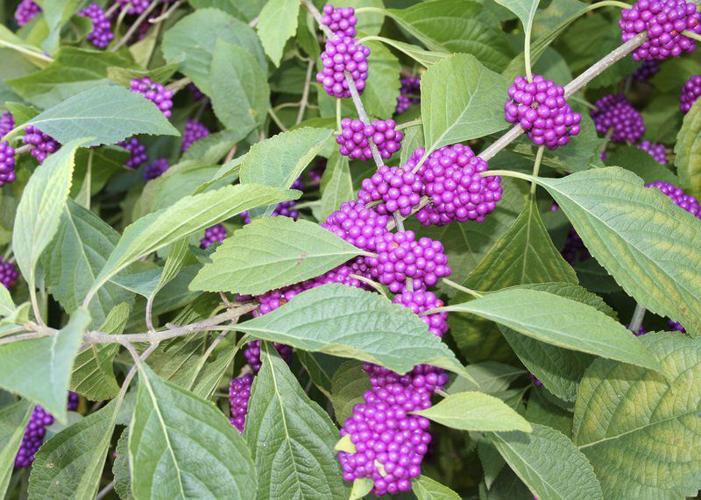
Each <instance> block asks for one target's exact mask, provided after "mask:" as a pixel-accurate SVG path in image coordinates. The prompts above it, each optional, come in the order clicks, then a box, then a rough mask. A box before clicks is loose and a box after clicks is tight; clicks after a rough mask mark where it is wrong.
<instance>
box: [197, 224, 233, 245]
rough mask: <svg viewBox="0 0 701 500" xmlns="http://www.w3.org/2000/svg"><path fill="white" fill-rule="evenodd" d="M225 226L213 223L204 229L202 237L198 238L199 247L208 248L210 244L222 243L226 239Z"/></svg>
mask: <svg viewBox="0 0 701 500" xmlns="http://www.w3.org/2000/svg"><path fill="white" fill-rule="evenodd" d="M226 236H227V233H226V228H225V227H224V225H223V224H215V225H213V226H212V227H208V228H207V229H205V230H204V238H202V239H201V240H200V248H209V247H211V246H212V245H216V244H219V243H223V242H224V240H225V239H226Z"/></svg>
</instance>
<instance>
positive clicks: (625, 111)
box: [591, 94, 645, 143]
mask: <svg viewBox="0 0 701 500" xmlns="http://www.w3.org/2000/svg"><path fill="white" fill-rule="evenodd" d="M594 106H595V107H596V109H595V110H594V111H592V112H591V117H592V119H593V120H594V125H595V126H596V131H597V132H598V133H600V134H602V135H605V134H607V133H609V131H610V130H611V131H612V135H611V140H612V141H613V142H629V143H634V142H637V141H638V139H640V138H641V137H642V136H643V134H644V133H645V123H644V122H643V117H642V115H641V114H640V113H639V112H638V111H637V110H636V109H635V108H634V107H633V105H632V104H631V103H630V102H628V99H626V98H625V96H623V95H622V94H617V95H607V96H605V97H602V98H601V99H599V100H598V101H596V103H594Z"/></svg>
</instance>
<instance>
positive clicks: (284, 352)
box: [243, 340, 292, 373]
mask: <svg viewBox="0 0 701 500" xmlns="http://www.w3.org/2000/svg"><path fill="white" fill-rule="evenodd" d="M273 346H275V349H276V350H277V352H278V353H279V354H280V357H282V359H284V360H285V361H287V362H288V363H289V362H290V361H291V360H292V348H291V347H290V346H288V345H285V344H278V343H277V342H275V343H273ZM243 356H244V357H245V358H246V361H247V362H248V364H249V366H250V367H251V370H253V373H258V372H259V371H260V367H261V366H262V363H261V361H260V340H252V341H251V342H249V343H248V344H246V347H245V348H244V349H243Z"/></svg>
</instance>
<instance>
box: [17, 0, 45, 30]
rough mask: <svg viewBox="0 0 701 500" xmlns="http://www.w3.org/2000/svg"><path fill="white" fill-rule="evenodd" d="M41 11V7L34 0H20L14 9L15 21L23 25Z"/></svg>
mask: <svg viewBox="0 0 701 500" xmlns="http://www.w3.org/2000/svg"><path fill="white" fill-rule="evenodd" d="M40 12H41V7H39V5H38V4H37V3H36V2H34V0H22V1H21V2H20V3H19V5H17V9H16V10H15V21H17V24H19V25H20V26H24V25H25V24H27V23H29V21H31V20H32V19H34V18H35V17H36V15H37V14H39V13H40Z"/></svg>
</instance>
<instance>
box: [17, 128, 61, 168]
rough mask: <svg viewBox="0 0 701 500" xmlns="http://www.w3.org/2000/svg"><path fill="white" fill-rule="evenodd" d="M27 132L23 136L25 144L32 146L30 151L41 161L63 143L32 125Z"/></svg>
mask: <svg viewBox="0 0 701 500" xmlns="http://www.w3.org/2000/svg"><path fill="white" fill-rule="evenodd" d="M24 132H25V134H24V137H23V138H22V142H24V144H28V145H29V146H31V149H30V151H29V153H30V154H31V155H32V156H33V157H34V158H36V159H37V161H38V162H39V163H43V162H44V160H45V159H46V157H47V156H49V155H50V154H52V153H55V152H56V151H57V150H58V148H60V147H61V145H60V144H59V143H58V141H56V140H55V139H54V138H53V137H51V136H48V135H46V134H45V133H44V132H42V131H41V130H39V129H38V128H36V127H34V126H32V125H30V126H29V127H27V128H26V129H25V130H24Z"/></svg>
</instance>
